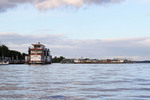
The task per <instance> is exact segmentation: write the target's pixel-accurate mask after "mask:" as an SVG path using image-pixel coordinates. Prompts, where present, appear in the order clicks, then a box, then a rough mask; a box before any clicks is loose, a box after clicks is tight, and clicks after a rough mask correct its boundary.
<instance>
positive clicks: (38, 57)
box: [25, 42, 52, 64]
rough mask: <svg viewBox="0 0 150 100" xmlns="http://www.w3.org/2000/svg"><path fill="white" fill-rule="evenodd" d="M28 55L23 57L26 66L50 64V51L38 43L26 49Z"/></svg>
mask: <svg viewBox="0 0 150 100" xmlns="http://www.w3.org/2000/svg"><path fill="white" fill-rule="evenodd" d="M28 53H29V54H28V56H26V57H25V63H27V64H51V61H52V57H51V55H50V50H49V49H48V48H45V46H44V45H43V44H41V43H40V42H38V43H37V44H32V47H29V49H28Z"/></svg>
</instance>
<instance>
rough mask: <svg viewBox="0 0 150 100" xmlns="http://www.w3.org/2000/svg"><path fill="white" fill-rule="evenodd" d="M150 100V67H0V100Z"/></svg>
mask: <svg viewBox="0 0 150 100" xmlns="http://www.w3.org/2000/svg"><path fill="white" fill-rule="evenodd" d="M37 99H40V100H42V99H43V100H150V64H51V65H0V100H37Z"/></svg>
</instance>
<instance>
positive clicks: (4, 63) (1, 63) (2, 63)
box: [0, 61, 9, 65]
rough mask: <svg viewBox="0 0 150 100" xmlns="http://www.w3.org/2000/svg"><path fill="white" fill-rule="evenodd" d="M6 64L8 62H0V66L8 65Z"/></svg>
mask: <svg viewBox="0 0 150 100" xmlns="http://www.w3.org/2000/svg"><path fill="white" fill-rule="evenodd" d="M8 64H9V62H8V61H6V62H5V61H1V62H0V65H8Z"/></svg>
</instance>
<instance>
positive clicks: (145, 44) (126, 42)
mask: <svg viewBox="0 0 150 100" xmlns="http://www.w3.org/2000/svg"><path fill="white" fill-rule="evenodd" d="M0 41H1V42H2V43H3V44H5V45H7V46H8V47H9V48H10V49H13V50H18V51H20V52H26V53H27V51H28V47H29V46H31V44H33V43H37V42H41V43H43V44H44V45H46V47H48V48H50V50H51V54H52V55H53V56H61V55H62V56H65V57H69V58H74V57H75V58H76V57H78V58H79V57H81V56H83V57H88V58H99V59H100V58H116V57H124V58H133V59H134V60H147V59H150V37H141V38H122V39H90V40H89V39H85V40H80V39H78V40H77V39H68V38H66V36H64V35H63V34H36V35H21V34H16V33H0Z"/></svg>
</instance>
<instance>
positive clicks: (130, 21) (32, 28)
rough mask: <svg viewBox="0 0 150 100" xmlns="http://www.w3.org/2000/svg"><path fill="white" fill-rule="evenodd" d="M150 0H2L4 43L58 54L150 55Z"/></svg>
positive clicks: (0, 27)
mask: <svg viewBox="0 0 150 100" xmlns="http://www.w3.org/2000/svg"><path fill="white" fill-rule="evenodd" d="M149 26H150V0H1V1H0V42H1V44H5V45H7V46H8V47H9V49H13V50H18V51H20V52H22V53H23V52H25V53H27V51H28V47H29V46H31V44H33V43H37V42H41V43H43V44H44V45H45V46H46V47H48V48H49V49H50V50H51V54H52V56H65V57H67V58H80V57H84V58H98V59H106V58H128V59H133V60H150V28H149Z"/></svg>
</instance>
